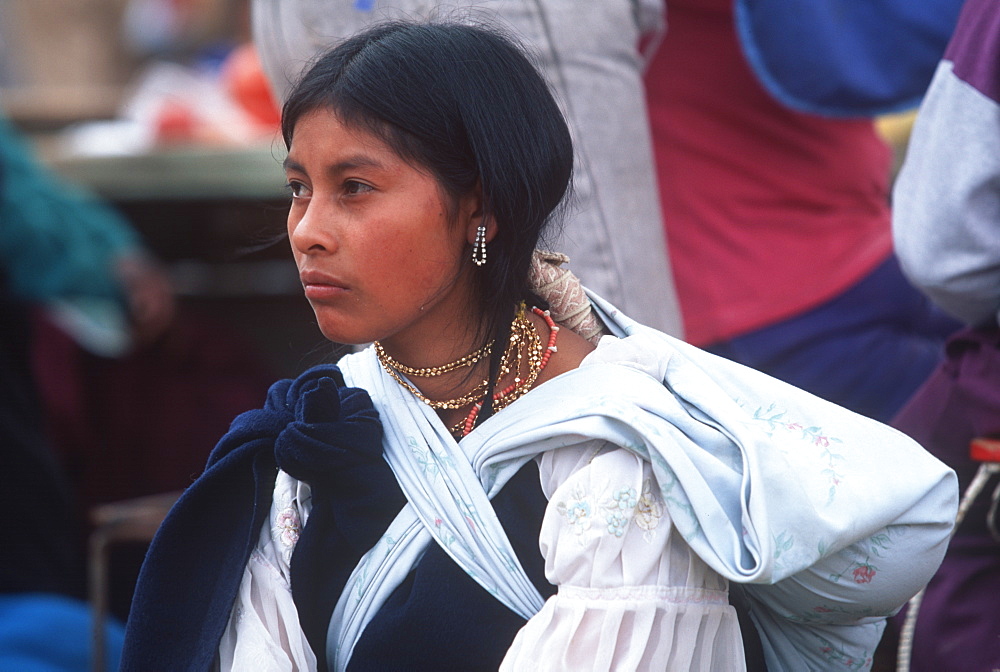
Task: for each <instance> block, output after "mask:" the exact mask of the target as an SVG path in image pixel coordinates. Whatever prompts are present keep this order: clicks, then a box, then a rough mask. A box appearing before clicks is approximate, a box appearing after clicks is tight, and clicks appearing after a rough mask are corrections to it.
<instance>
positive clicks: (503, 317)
mask: <svg viewBox="0 0 1000 672" xmlns="http://www.w3.org/2000/svg"><path fill="white" fill-rule="evenodd" d="M317 108H326V109H330V110H331V111H333V112H334V113H335V114H336V115H337V116H338V117H339V118H340V119H341V121H342V122H343V123H345V124H356V125H358V126H359V127H361V128H364V129H365V130H368V131H370V132H372V133H373V134H375V135H376V136H377V137H379V138H381V139H382V140H383V141H385V142H386V144H388V145H389V146H390V147H391V148H392V149H393V150H394V151H395V152H396V153H397V154H399V155H400V156H401V157H403V158H404V159H406V160H408V161H411V162H413V163H414V164H415V165H418V166H422V167H425V168H426V169H427V170H430V171H431V173H432V174H433V175H434V176H435V178H436V179H437V181H438V182H439V184H440V185H441V187H442V188H443V189H444V191H445V192H446V193H447V194H448V195H449V196H450V197H451V198H452V199H457V198H458V197H460V196H462V195H465V194H467V193H469V192H470V191H472V190H473V189H475V188H476V187H477V185H478V186H479V187H480V188H481V189H482V201H483V214H484V216H486V217H491V218H492V219H493V220H494V221H495V222H496V224H497V229H498V231H497V234H496V236H495V238H494V239H493V240H492V241H491V242H490V244H489V245H488V261H487V263H486V265H485V266H484V267H482V269H478V270H477V272H476V277H477V280H478V282H477V284H478V291H479V296H480V298H481V301H482V304H481V305H482V307H483V311H484V314H485V316H486V322H485V329H486V331H485V333H484V334H482V335H481V336H482V337H483V341H484V342H485V341H486V340H487V339H493V338H495V339H497V342H501V343H502V342H506V340H507V338H508V337H509V329H510V321H511V319H512V318H513V310H514V306H515V305H516V303H517V302H519V301H521V300H537V297H534V296H533V295H532V293H531V291H530V289H529V288H528V284H527V279H528V268H529V265H530V263H531V255H532V252H533V251H534V249H535V247H536V245H537V244H538V242H539V239H540V237H541V235H542V231H543V228H545V226H546V224H548V222H549V220H550V219H551V218H552V217H553V214H554V213H555V212H557V211H558V206H559V205H560V203H561V202H562V201H563V198H564V196H565V195H566V193H567V191H568V190H569V184H570V178H571V175H572V166H573V147H572V142H571V140H570V134H569V129H568V128H567V127H566V122H565V120H564V119H563V116H562V114H561V112H560V111H559V107H558V105H557V104H556V102H555V100H554V99H553V97H552V93H551V92H550V91H549V88H548V86H547V85H546V83H545V81H544V80H543V79H542V77H541V75H540V74H539V73H538V71H537V70H536V69H535V67H534V66H533V65H532V64H531V62H530V61H529V60H528V58H527V56H526V55H525V53H524V51H523V50H522V49H521V48H519V47H518V46H516V43H515V41H514V40H512V39H511V38H510V37H508V36H505V35H503V34H501V33H500V32H499V30H497V29H496V28H492V27H491V28H489V29H487V28H483V27H478V26H473V25H467V24H461V23H442V22H432V23H408V22H390V23H383V24H377V25H375V26H373V27H371V28H368V29H367V30H365V31H363V32H361V33H359V34H357V35H355V36H353V37H351V38H349V39H347V40H346V41H344V42H342V43H341V44H339V45H338V46H336V47H334V48H333V49H331V50H329V51H327V52H326V53H325V54H323V55H322V56H321V57H320V58H319V59H318V60H317V61H316V62H315V64H313V66H312V67H311V68H309V70H308V71H307V72H306V73H305V74H304V75H303V77H302V78H301V79H300V80H299V82H298V83H297V84H296V85H295V87H294V88H293V89H292V91H291V93H290V95H289V97H288V99H287V101H286V102H285V105H284V108H283V110H282V120H281V131H282V135H283V137H284V140H285V145H286V146H288V147H291V144H292V134H293V132H294V130H295V124H296V122H298V120H299V119H300V118H301V117H302V116H303V115H304V114H306V113H308V112H311V111H313V110H315V109H317ZM470 256H471V255H470ZM503 350H504V348H494V352H493V355H492V359H491V366H490V381H491V386H490V389H491V390H492V385H493V383H495V382H496V376H497V371H498V368H499V361H500V357H501V355H502V353H503ZM489 413H490V408H489V403H487V404H486V407H484V409H483V413H482V414H481V417H483V418H485V417H487V416H488V415H489Z"/></svg>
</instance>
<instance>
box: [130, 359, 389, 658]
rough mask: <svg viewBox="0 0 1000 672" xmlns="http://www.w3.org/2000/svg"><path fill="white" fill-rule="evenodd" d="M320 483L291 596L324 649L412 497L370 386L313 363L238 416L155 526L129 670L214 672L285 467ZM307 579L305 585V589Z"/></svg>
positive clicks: (133, 621) (139, 590)
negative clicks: (386, 441)
mask: <svg viewBox="0 0 1000 672" xmlns="http://www.w3.org/2000/svg"><path fill="white" fill-rule="evenodd" d="M279 467H280V468H281V469H283V470H285V471H287V472H288V473H289V474H290V475H291V476H293V477H295V478H297V479H299V480H302V481H305V482H306V483H309V484H310V486H312V487H313V510H312V513H311V516H310V518H309V522H308V524H307V525H306V526H305V528H304V529H303V530H302V532H301V535H300V538H299V541H298V544H297V546H296V551H295V553H294V554H293V556H292V594H293V597H294V599H295V603H296V607H297V608H298V611H299V616H300V620H301V622H302V627H303V630H304V631H305V633H306V636H307V638H308V639H309V641H310V643H311V645H312V646H313V649H314V650H315V651H324V650H325V639H326V630H327V625H328V623H329V618H330V614H331V613H332V610H333V607H334V605H335V603H336V599H337V597H338V596H339V595H340V592H341V591H342V589H343V587H344V585H345V583H346V581H347V577H348V576H349V575H350V572H351V570H352V569H353V567H354V565H355V564H356V562H357V560H358V559H359V558H360V557H361V555H362V554H363V553H364V552H365V551H367V550H368V549H369V548H371V546H373V545H374V543H375V542H376V541H377V540H378V536H379V535H380V534H381V531H382V530H384V529H385V528H386V527H387V525H388V523H389V522H390V521H391V520H392V518H393V517H394V516H395V515H396V514H397V513H398V512H399V510H400V508H402V506H403V504H404V503H405V500H404V499H403V497H402V493H401V492H400V491H399V488H398V486H397V485H396V481H395V478H394V476H393V475H392V471H391V470H390V469H389V467H388V465H387V464H386V463H385V461H384V460H383V459H382V427H381V424H380V423H379V419H378V414H377V412H376V411H375V409H374V407H373V406H372V403H371V399H370V398H369V396H368V393H367V392H365V391H364V390H361V389H357V388H350V387H346V386H345V384H344V379H343V376H342V375H341V373H340V371H339V369H337V367H335V366H331V365H323V366H318V367H314V368H312V369H310V370H308V371H306V372H305V373H304V374H302V375H301V376H299V377H298V378H296V379H295V380H282V381H279V382H277V383H275V384H274V385H273V386H272V387H271V389H270V390H269V391H268V395H267V400H266V402H265V404H264V407H263V408H261V409H257V410H253V411H248V412H246V413H243V414H241V415H239V416H238V417H237V418H236V419H235V420H234V421H233V423H232V425H231V427H230V430H229V432H228V433H227V434H226V435H225V436H224V437H223V438H222V440H221V441H220V442H219V444H218V445H217V446H216V448H215V449H214V450H213V451H212V453H211V455H210V456H209V459H208V465H207V467H206V469H205V472H204V473H203V474H202V475H201V477H199V478H198V480H197V481H195V483H194V484H192V485H191V487H190V488H188V489H187V490H186V491H185V492H184V494H183V495H182V496H181V498H180V500H178V502H177V504H176V505H175V506H174V508H173V509H172V510H171V512H170V514H169V515H168V516H167V518H166V520H164V522H163V524H162V525H161V527H160V529H159V531H158V532H157V534H156V536H155V538H154V539H153V542H152V544H151V545H150V549H149V552H148V554H147V556H146V561H145V562H144V563H143V567H142V571H141V572H140V575H139V581H138V585H137V587H136V592H135V596H134V598H133V602H132V608H131V612H130V614H129V621H128V625H127V629H126V636H125V649H124V652H123V656H122V667H121V669H122V670H126V671H129V670H136V671H137V672H138V671H142V672H148V671H149V670H208V669H211V666H212V664H213V662H214V659H215V656H216V651H217V649H218V643H219V640H220V638H221V636H222V633H223V632H224V630H225V627H226V624H227V622H228V620H229V616H230V612H231V610H232V605H233V602H234V600H235V598H236V594H237V591H238V590H239V585H240V581H241V580H242V576H243V569H244V567H245V566H246V563H247V560H248V558H249V557H250V553H251V551H252V550H253V548H254V547H255V546H256V544H257V541H258V538H259V535H260V530H261V528H262V526H263V525H264V522H265V520H266V519H267V518H268V514H269V512H270V508H271V499H272V495H273V490H274V480H275V475H276V474H277V470H278V468H279ZM299 587H301V588H299Z"/></svg>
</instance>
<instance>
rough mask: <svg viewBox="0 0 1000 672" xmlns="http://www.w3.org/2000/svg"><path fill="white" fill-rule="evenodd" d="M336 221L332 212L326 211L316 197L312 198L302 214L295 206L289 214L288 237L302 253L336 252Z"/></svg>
mask: <svg viewBox="0 0 1000 672" xmlns="http://www.w3.org/2000/svg"><path fill="white" fill-rule="evenodd" d="M334 223H335V222H334V220H333V219H332V213H330V212H326V211H324V208H322V207H321V205H320V204H319V203H317V202H316V199H315V197H314V198H313V199H310V202H309V204H308V205H307V206H306V208H305V212H303V213H302V214H301V216H298V215H296V213H295V208H294V206H293V208H292V210H291V211H290V212H289V214H288V237H289V240H290V241H291V244H292V248H293V249H294V250H295V251H297V252H300V253H302V254H317V253H323V252H328V253H329V252H334V251H335V250H336V249H337V239H336V235H335V233H334V229H335V226H334Z"/></svg>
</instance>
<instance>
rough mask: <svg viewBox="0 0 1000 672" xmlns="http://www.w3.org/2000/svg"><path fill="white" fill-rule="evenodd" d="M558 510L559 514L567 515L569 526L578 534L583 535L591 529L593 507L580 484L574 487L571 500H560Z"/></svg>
mask: <svg viewBox="0 0 1000 672" xmlns="http://www.w3.org/2000/svg"><path fill="white" fill-rule="evenodd" d="M556 511H558V512H559V515H562V516H566V519H567V520H568V521H569V526H570V527H571V528H573V532H574V533H575V534H576V535H581V534H583V533H584V532H586V531H587V530H589V529H590V526H591V523H592V516H593V507H592V506H591V503H590V501H589V500H588V499H587V497H586V494H585V493H584V491H583V488H581V487H580V486H577V487H575V488H574V489H573V492H572V496H571V499H570V500H569V502H559V503H558V504H557V505H556Z"/></svg>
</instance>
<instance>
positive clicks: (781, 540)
mask: <svg viewBox="0 0 1000 672" xmlns="http://www.w3.org/2000/svg"><path fill="white" fill-rule="evenodd" d="M794 545H795V538H794V537H792V536H791V535H789V534H788V530H784V531H782V533H781V534H779V535H778V536H776V537H775V538H774V559H775V560H777V559H778V558H780V557H781V554H782V553H784V552H785V551H787V550H789V549H791V547H792V546H794Z"/></svg>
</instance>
